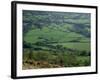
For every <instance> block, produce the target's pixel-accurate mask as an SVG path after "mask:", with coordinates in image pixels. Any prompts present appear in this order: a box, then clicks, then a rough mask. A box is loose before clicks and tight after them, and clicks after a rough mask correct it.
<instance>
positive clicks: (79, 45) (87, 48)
mask: <svg viewBox="0 0 100 80" xmlns="http://www.w3.org/2000/svg"><path fill="white" fill-rule="evenodd" d="M53 45H63V46H64V47H66V48H70V49H74V50H79V51H83V50H85V51H90V43H79V42H68V43H57V44H53Z"/></svg>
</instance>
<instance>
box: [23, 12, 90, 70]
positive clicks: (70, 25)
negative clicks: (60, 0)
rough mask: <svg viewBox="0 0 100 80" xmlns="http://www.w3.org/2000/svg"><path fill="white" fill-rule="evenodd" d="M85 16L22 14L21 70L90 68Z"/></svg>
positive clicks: (86, 17)
mask: <svg viewBox="0 0 100 80" xmlns="http://www.w3.org/2000/svg"><path fill="white" fill-rule="evenodd" d="M90 19H91V18H90V14H89V13H71V12H51V11H29V10H23V69H34V68H35V69H36V68H60V67H81V66H90V65H91V59H90V56H91V49H90V38H91V35H90V33H91V31H90V27H91V25H90V24H91V23H90Z"/></svg>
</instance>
